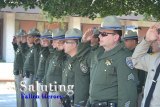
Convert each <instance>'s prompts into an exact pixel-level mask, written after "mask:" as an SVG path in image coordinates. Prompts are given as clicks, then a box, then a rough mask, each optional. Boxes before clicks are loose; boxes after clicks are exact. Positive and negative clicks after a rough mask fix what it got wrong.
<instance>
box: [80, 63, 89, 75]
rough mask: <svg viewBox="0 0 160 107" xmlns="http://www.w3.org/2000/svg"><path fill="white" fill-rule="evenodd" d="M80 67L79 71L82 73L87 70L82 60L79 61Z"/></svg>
mask: <svg viewBox="0 0 160 107" xmlns="http://www.w3.org/2000/svg"><path fill="white" fill-rule="evenodd" d="M80 69H81V71H82V72H83V73H87V71H88V67H87V65H86V64H85V63H84V62H81V63H80Z"/></svg>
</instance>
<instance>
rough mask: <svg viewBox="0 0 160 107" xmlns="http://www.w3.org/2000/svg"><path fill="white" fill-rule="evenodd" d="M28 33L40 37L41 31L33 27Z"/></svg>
mask: <svg viewBox="0 0 160 107" xmlns="http://www.w3.org/2000/svg"><path fill="white" fill-rule="evenodd" d="M28 35H31V36H33V37H40V32H39V30H38V29H36V28H32V29H30V30H29V31H28Z"/></svg>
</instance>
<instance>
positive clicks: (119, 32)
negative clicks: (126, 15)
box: [113, 30, 122, 41]
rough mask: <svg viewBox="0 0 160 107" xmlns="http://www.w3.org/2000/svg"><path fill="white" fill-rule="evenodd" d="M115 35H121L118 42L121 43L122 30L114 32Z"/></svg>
mask: <svg viewBox="0 0 160 107" xmlns="http://www.w3.org/2000/svg"><path fill="white" fill-rule="evenodd" d="M113 31H114V33H115V34H118V35H119V40H118V41H121V37H122V30H113Z"/></svg>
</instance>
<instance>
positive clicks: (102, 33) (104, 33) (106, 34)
mask: <svg viewBox="0 0 160 107" xmlns="http://www.w3.org/2000/svg"><path fill="white" fill-rule="evenodd" d="M99 34H100V35H101V36H102V37H105V36H108V35H109V34H113V35H115V33H107V32H99Z"/></svg>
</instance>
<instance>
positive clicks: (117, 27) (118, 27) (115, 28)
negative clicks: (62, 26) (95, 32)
mask: <svg viewBox="0 0 160 107" xmlns="http://www.w3.org/2000/svg"><path fill="white" fill-rule="evenodd" d="M100 28H101V29H108V30H122V27H121V26H103V27H100Z"/></svg>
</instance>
